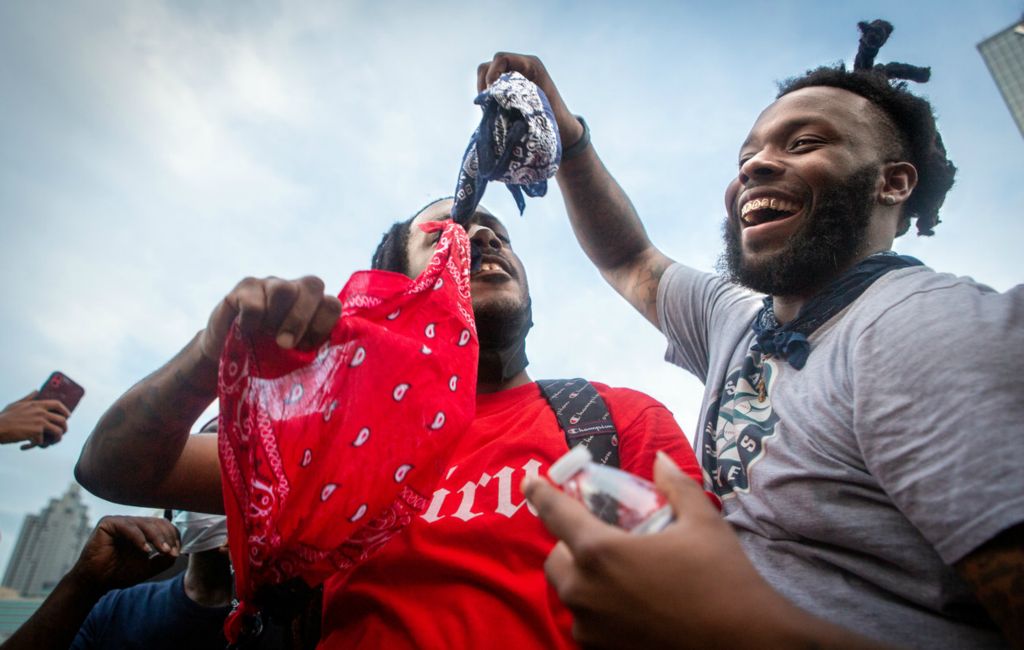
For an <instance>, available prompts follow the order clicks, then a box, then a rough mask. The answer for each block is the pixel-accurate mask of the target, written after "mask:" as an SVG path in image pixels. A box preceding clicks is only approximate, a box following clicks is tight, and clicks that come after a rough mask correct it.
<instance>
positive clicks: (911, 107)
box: [478, 21, 1024, 648]
mask: <svg viewBox="0 0 1024 650" xmlns="http://www.w3.org/2000/svg"><path fill="white" fill-rule="evenodd" d="M860 27H861V31H862V33H863V37H862V39H861V49H860V51H859V52H858V55H857V59H856V65H855V68H854V69H853V70H852V71H849V70H846V69H845V68H844V67H842V66H840V67H835V68H819V69H817V70H813V71H811V72H808V73H807V74H805V75H804V76H801V77H797V78H794V79H791V80H788V81H786V82H785V83H783V84H782V86H781V89H780V92H779V95H778V98H777V100H776V101H775V102H774V103H773V104H772V105H770V106H768V107H767V108H766V109H765V110H764V111H763V112H762V113H761V115H760V116H759V117H758V119H757V121H756V122H755V124H754V126H753V128H752V129H751V131H750V133H749V135H748V136H747V137H746V139H745V140H744V141H743V143H742V145H741V146H740V151H739V172H738V174H737V176H736V178H735V179H734V180H733V181H732V182H731V183H730V184H729V187H728V188H727V190H726V196H725V205H726V220H725V229H724V230H725V244H726V246H725V254H724V256H723V264H722V266H723V267H724V271H725V273H724V276H718V275H711V274H707V273H701V272H698V271H696V270H694V269H692V268H689V267H686V266H684V265H682V264H678V263H675V262H674V261H673V260H671V259H669V258H668V257H667V256H665V255H664V254H663V253H662V252H661V251H659V250H658V249H657V248H656V247H655V246H654V245H653V244H652V243H651V242H650V240H649V239H648V238H647V235H646V233H645V231H644V228H643V226H642V224H641V222H640V220H639V218H638V217H637V215H636V212H635V211H634V209H633V207H632V205H631V204H630V202H629V199H628V198H627V197H626V195H625V194H624V193H623V191H622V189H621V188H620V187H619V186H618V184H617V183H616V182H615V181H614V179H613V178H612V177H611V175H610V174H609V173H608V171H607V170H606V169H605V168H604V166H603V164H602V163H601V161H600V159H599V158H598V156H597V154H596V153H595V151H594V147H593V146H590V144H589V142H590V139H589V131H588V130H587V128H586V125H585V123H584V122H583V121H582V120H578V119H577V118H576V117H574V116H573V115H572V114H571V113H570V112H569V111H568V109H567V108H566V107H565V103H564V101H563V100H562V99H561V98H560V97H559V95H558V92H557V90H556V89H555V87H554V84H553V83H552V81H551V79H550V78H549V77H548V75H547V72H546V71H545V69H544V66H543V65H542V64H541V62H540V61H539V60H538V59H536V58H535V57H528V56H520V55H513V54H505V53H500V54H498V55H496V56H495V57H494V59H493V60H492V61H490V62H487V63H485V64H482V65H481V67H480V69H479V73H478V76H479V83H481V84H483V83H486V82H487V81H489V80H490V79H492V78H493V77H494V76H495V75H497V74H500V73H501V72H504V71H506V70H510V69H511V70H518V71H520V72H522V73H523V74H524V75H526V76H527V77H528V78H530V79H532V80H534V81H535V82H537V83H538V84H539V85H540V86H541V87H542V88H544V90H545V91H546V93H547V95H548V97H549V99H551V100H552V106H554V107H555V108H556V111H557V112H556V116H557V119H558V121H559V126H560V130H561V133H562V137H563V151H564V154H563V164H562V167H561V168H560V170H559V172H558V181H559V185H560V186H561V189H562V193H563V196H564V197H565V202H566V206H567V209H568V213H569V216H570V219H571V221H572V225H573V228H574V230H575V232H576V236H577V238H578V239H579V240H580V243H581V244H582V246H583V248H584V250H585V252H586V253H587V254H588V255H589V257H590V258H591V260H592V261H593V262H594V263H595V264H596V265H597V266H598V268H599V269H600V270H601V272H602V274H603V275H604V277H605V279H606V280H608V282H609V283H610V284H611V285H612V286H613V287H614V288H615V289H616V290H617V291H618V292H619V293H620V294H621V295H622V296H623V297H624V298H626V299H627V300H628V301H629V302H630V303H631V304H632V305H633V306H634V307H635V308H636V309H637V310H639V311H640V312H641V313H642V314H643V315H644V316H645V317H646V318H647V319H648V320H649V321H650V322H651V323H652V324H654V325H655V326H656V327H658V328H659V330H661V331H662V332H663V333H664V334H665V336H666V338H667V339H668V351H667V354H666V358H667V360H668V361H670V362H671V363H674V364H676V365H679V366H681V367H683V368H685V369H687V370H689V371H691V372H693V373H694V374H696V375H697V376H698V377H699V378H700V379H701V380H702V381H703V382H704V383H705V386H706V391H705V395H704V403H703V408H702V413H701V414H700V415H701V420H700V426H699V427H698V429H697V432H698V434H697V444H696V445H695V446H696V448H697V450H698V454H699V455H700V456H701V461H702V466H703V472H704V481H705V487H706V488H707V489H708V490H712V491H714V492H715V493H717V495H718V496H719V497H721V499H722V501H723V514H724V518H725V522H727V523H728V524H729V526H727V525H726V523H724V522H723V521H722V520H721V519H719V518H717V517H716V516H715V514H714V513H713V512H710V511H709V509H708V508H707V507H706V504H704V503H702V502H701V501H700V498H699V497H700V495H699V491H698V490H692V489H690V487H689V486H687V485H686V484H685V482H684V481H682V480H680V478H679V476H678V474H677V473H676V472H674V471H673V470H672V468H671V466H670V464H667V463H664V462H662V463H660V464H659V466H658V467H656V472H655V473H656V476H657V477H658V482H659V485H660V486H661V488H662V489H663V490H665V492H666V493H667V495H668V497H669V499H670V501H671V502H672V503H673V505H674V506H675V510H676V517H677V521H676V523H675V524H673V525H672V526H670V527H669V528H668V529H666V531H664V532H663V533H660V534H657V535H652V536H649V537H644V538H638V537H635V536H628V535H624V534H621V533H619V532H618V531H615V530H612V529H610V528H608V527H606V526H604V525H602V524H601V522H598V521H597V520H595V519H593V518H592V517H589V516H588V515H587V514H586V513H584V512H582V511H581V510H580V508H579V507H578V505H577V504H575V503H573V502H571V501H570V500H569V499H567V498H566V497H565V496H564V495H562V494H560V493H558V492H557V491H555V490H553V489H552V488H550V486H548V485H546V484H545V483H543V482H541V481H534V482H533V483H532V484H531V485H529V486H527V489H526V491H527V495H528V496H529V497H530V498H531V501H532V502H533V504H534V505H535V507H537V509H538V511H539V512H540V514H541V517H542V518H543V519H544V520H545V522H546V523H547V525H548V526H549V528H551V530H552V531H553V532H555V534H556V535H557V536H559V537H560V538H562V540H563V541H564V544H562V545H559V546H558V547H556V549H555V551H554V552H553V553H552V555H551V556H550V557H549V559H548V575H549V578H550V580H551V581H552V582H553V584H554V585H555V587H556V588H557V590H558V592H559V595H560V596H561V597H562V598H563V600H565V602H566V603H567V604H568V605H569V607H570V609H572V611H573V612H574V613H575V614H576V627H575V631H576V633H577V635H578V638H579V639H580V640H581V641H584V642H585V643H594V644H597V645H610V646H620V647H621V646H624V645H637V644H640V645H645V646H648V647H650V646H661V645H673V646H675V645H688V646H693V647H705V646H712V645H713V646H716V647H719V646H721V647H725V646H733V647H740V646H750V645H751V644H752V643H754V644H756V645H759V646H761V647H765V646H770V647H794V646H796V645H797V644H798V643H800V644H804V643H806V642H811V641H813V642H816V643H817V644H821V643H822V642H824V644H825V645H829V646H836V645H852V646H857V645H871V644H873V643H878V642H881V643H894V644H899V645H907V646H918V647H971V648H976V647H1003V646H1005V645H1006V643H1007V641H1010V642H1011V643H1013V644H1015V645H1017V646H1019V647H1024V544H1022V540H1024V525H1022V522H1024V472H1022V471H1021V469H1020V468H1021V467H1024V444H1022V442H1021V433H1022V427H1021V422H1024V395H1022V392H1021V389H1020V388H1019V384H1018V383H1017V381H1016V379H1017V375H1018V374H1019V369H1020V368H1021V367H1022V366H1024V353H1022V350H1024V287H1021V286H1018V287H1016V288H1015V289H1013V290H1011V291H1009V292H1007V293H1005V294H999V293H996V292H995V291H993V290H992V289H990V288H988V287H985V286H982V285H979V284H977V283H975V282H973V281H972V280H970V279H967V278H958V277H954V276H951V275H947V274H942V273H937V272H935V271H933V270H932V269H930V268H928V267H926V266H924V265H923V264H922V263H921V262H920V261H918V260H916V259H914V258H911V257H906V256H901V255H897V254H895V253H893V252H892V251H891V250H890V249H891V247H892V244H893V240H894V239H895V238H896V237H898V236H900V235H902V234H904V233H905V232H906V231H907V230H908V229H909V227H910V226H911V224H912V222H913V224H914V225H916V229H917V232H918V234H920V235H931V234H932V231H933V229H934V228H935V226H936V225H937V224H938V223H939V208H940V207H941V206H942V203H943V200H944V198H945V195H946V192H947V191H948V190H949V189H950V187H951V186H952V184H953V176H954V173H955V171H956V169H955V167H954V166H953V164H952V163H951V162H950V161H949V159H948V158H947V156H946V151H945V148H944V146H943V144H942V140H941V138H940V137H939V134H938V132H937V131H936V127H935V119H934V117H933V114H932V110H931V107H930V105H929V104H928V102H927V101H925V100H924V99H922V98H920V97H917V96H915V95H913V94H912V93H910V92H909V91H908V89H907V84H906V82H905V81H901V80H898V79H897V78H900V79H908V78H909V79H911V80H915V81H925V80H927V78H928V74H929V71H928V70H927V69H924V68H916V67H914V66H908V65H906V64H886V65H876V64H875V63H874V57H875V55H876V54H877V52H878V48H879V47H880V46H881V45H882V44H883V43H884V42H885V40H886V38H887V37H888V35H889V33H890V32H891V30H892V26H891V25H889V24H888V23H886V22H884V21H875V22H873V23H870V24H868V23H861V25H860ZM577 142H578V143H579V144H574V143H577ZM730 528H731V532H730ZM733 533H734V534H733ZM780 596H781V597H780ZM855 633H856V634H862V635H864V637H858V636H855Z"/></svg>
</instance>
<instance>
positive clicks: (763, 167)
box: [739, 149, 783, 185]
mask: <svg viewBox="0 0 1024 650" xmlns="http://www.w3.org/2000/svg"><path fill="white" fill-rule="evenodd" d="M782 170H783V167H782V164H781V163H780V162H779V161H778V160H776V159H775V157H774V156H772V155H771V152H770V151H769V150H767V149H762V150H760V151H758V152H757V153H755V154H754V155H753V156H751V157H750V158H747V159H746V160H745V161H744V162H743V164H742V165H740V175H739V179H740V183H742V184H743V185H746V184H747V183H749V182H750V181H751V180H752V179H754V180H756V179H759V178H771V177H773V176H778V175H779V174H781V173H782Z"/></svg>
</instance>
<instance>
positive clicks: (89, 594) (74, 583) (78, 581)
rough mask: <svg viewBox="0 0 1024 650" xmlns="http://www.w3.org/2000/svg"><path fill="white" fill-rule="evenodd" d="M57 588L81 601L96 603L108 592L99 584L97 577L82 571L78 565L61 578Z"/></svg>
mask: <svg viewBox="0 0 1024 650" xmlns="http://www.w3.org/2000/svg"><path fill="white" fill-rule="evenodd" d="M59 586H60V587H63V588H64V589H66V590H67V591H69V592H71V593H72V594H74V596H75V598H76V599H81V600H82V601H97V600H99V599H100V598H101V597H102V596H103V594H105V593H107V592H108V591H109V589H107V588H106V587H104V586H103V585H101V584H100V580H99V577H98V576H96V575H94V574H92V573H90V572H89V571H85V570H83V569H82V568H81V567H80V566H78V565H76V566H73V567H71V570H70V571H68V573H67V574H66V575H65V576H64V577H63V578H61V580H60V583H59Z"/></svg>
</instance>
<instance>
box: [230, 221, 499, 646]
mask: <svg viewBox="0 0 1024 650" xmlns="http://www.w3.org/2000/svg"><path fill="white" fill-rule="evenodd" d="M422 228H423V229H424V230H425V231H427V232H433V231H437V230H441V231H442V234H441V238H440V241H439V243H438V245H437V248H436V250H435V252H434V255H433V257H432V258H431V260H430V264H429V266H428V267H427V268H426V270H424V271H423V273H421V274H420V276H419V277H418V278H416V279H415V280H413V279H410V278H407V277H406V276H404V275H401V274H398V273H391V272H387V271H361V272H358V273H355V274H354V275H353V276H352V277H351V278H350V279H349V281H348V283H347V284H346V285H345V288H344V289H342V291H341V293H340V294H339V296H338V297H339V299H340V300H341V303H342V314H341V318H340V319H339V321H338V323H337V324H336V325H335V327H334V330H333V331H332V332H331V335H330V338H329V339H328V340H327V341H326V342H325V343H324V344H323V345H322V346H321V347H320V348H319V349H317V350H311V351H299V350H285V349H282V348H280V347H278V346H277V344H276V343H275V341H274V337H273V336H272V335H269V334H260V335H255V336H252V337H247V336H244V335H243V334H242V333H241V331H240V330H239V328H238V325H237V323H236V324H235V326H234V327H233V329H232V332H231V335H230V337H229V339H228V342H227V343H226V344H225V347H224V352H223V354H222V356H221V363H220V377H219V387H218V392H219V396H220V406H221V411H220V412H221V416H220V426H219V429H220V434H219V436H220V437H219V440H218V448H219V455H220V464H221V473H222V483H223V489H224V507H225V511H226V514H227V518H228V531H229V541H230V549H231V560H232V564H233V565H234V567H235V572H236V576H235V579H236V591H237V595H238V599H239V601H240V602H239V606H238V608H236V610H235V611H234V612H232V614H231V616H230V617H229V618H228V621H227V623H226V624H225V632H226V633H227V636H228V638H229V639H230V640H231V641H232V642H235V641H237V640H238V638H239V636H240V635H242V634H243V632H244V630H245V629H246V628H247V627H248V622H249V620H251V619H250V617H251V616H252V615H253V614H255V613H256V612H258V610H259V608H260V607H261V606H263V605H264V604H265V603H266V602H268V600H269V599H270V598H271V596H264V595H263V594H272V593H273V591H274V590H273V589H269V587H271V586H273V585H280V584H281V583H286V582H291V583H294V579H301V581H303V582H305V583H306V584H307V585H310V586H315V585H317V584H319V583H321V582H322V581H323V580H324V579H325V578H327V577H328V576H330V575H335V574H338V573H345V572H347V571H350V570H351V569H353V568H354V567H355V566H356V565H357V564H358V563H360V562H362V561H363V560H365V559H366V558H367V557H369V556H370V555H371V554H372V553H373V552H374V551H376V550H377V549H379V548H380V547H381V546H382V545H383V544H384V543H385V542H387V541H388V540H389V539H390V538H391V537H392V536H394V535H395V534H396V533H398V532H399V531H400V530H401V529H402V528H403V527H404V526H405V525H407V524H408V523H410V521H411V520H412V518H413V517H415V516H416V515H417V514H419V513H420V512H422V511H423V510H424V509H425V508H426V506H427V495H430V494H431V493H432V492H433V490H434V489H435V487H436V484H437V482H438V481H439V480H440V479H441V477H442V472H444V471H445V469H446V468H447V466H448V459H449V457H450V454H451V450H452V448H453V444H454V442H455V441H456V440H458V438H459V437H460V436H461V435H462V434H463V432H464V431H465V430H466V428H467V427H468V426H469V423H470V422H471V420H472V417H473V413H474V410H475V403H476V375H477V362H478V355H479V343H478V339H477V334H476V325H475V321H474V319H473V311H472V303H471V300H470V294H469V241H468V238H467V236H466V233H465V231H464V230H463V229H462V228H461V227H459V226H457V225H455V224H454V223H453V222H451V221H445V222H431V223H427V224H423V226H422ZM264 587H267V588H268V589H263V588H264Z"/></svg>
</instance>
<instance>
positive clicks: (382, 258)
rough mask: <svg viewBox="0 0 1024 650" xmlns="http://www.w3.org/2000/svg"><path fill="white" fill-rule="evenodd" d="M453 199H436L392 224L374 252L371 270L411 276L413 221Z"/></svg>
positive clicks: (448, 197) (444, 197) (449, 197)
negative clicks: (421, 214)
mask: <svg viewBox="0 0 1024 650" xmlns="http://www.w3.org/2000/svg"><path fill="white" fill-rule="evenodd" d="M451 198H453V197H451V196H443V197H441V198H439V199H434V200H433V201H431V202H430V203H427V204H426V205H424V206H423V207H422V208H420V209H419V210H417V211H416V212H414V213H413V214H412V216H411V217H409V218H408V219H406V220H404V221H396V222H395V223H393V224H391V227H390V228H388V230H387V232H385V233H384V236H383V237H381V240H380V243H379V244H377V250H375V251H374V252H373V258H372V259H371V260H370V268H371V269H373V270H375V271H394V272H395V273H401V274H402V275H409V250H408V248H409V230H410V228H411V227H412V220H413V219H415V218H416V217H418V216H419V215H420V213H421V212H423V211H424V210H426V209H427V208H429V207H430V206H432V205H434V204H435V203H438V202H440V201H444V200H447V199H451Z"/></svg>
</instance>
